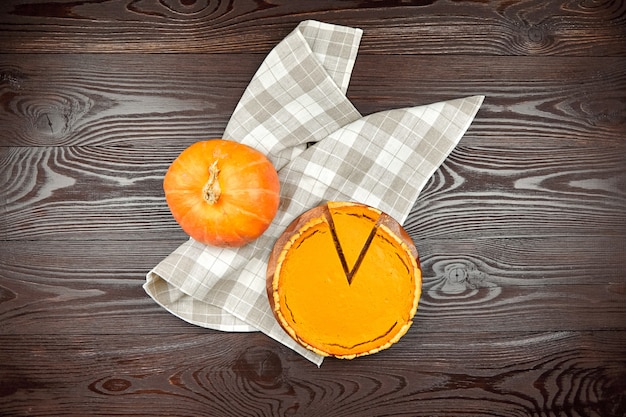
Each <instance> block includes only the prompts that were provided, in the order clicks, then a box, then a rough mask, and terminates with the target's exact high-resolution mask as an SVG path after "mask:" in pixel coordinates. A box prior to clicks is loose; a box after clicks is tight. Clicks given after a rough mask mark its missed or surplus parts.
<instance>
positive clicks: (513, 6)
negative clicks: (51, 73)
mask: <svg viewBox="0 0 626 417" xmlns="http://www.w3.org/2000/svg"><path fill="white" fill-rule="evenodd" d="M0 16H2V18H1V20H0V51H4V52H87V51H91V52H129V51H130V52H133V51H140V52H145V51H147V52H202V53H215V52H218V53H233V52H263V53H265V52H267V51H268V50H269V49H270V48H271V47H273V46H274V45H275V44H276V43H277V42H278V41H279V40H280V39H282V38H283V37H284V36H285V35H286V34H287V33H289V32H290V31H291V30H292V29H293V27H294V26H295V25H297V23H298V22H300V21H302V20H306V19H317V20H323V21H326V22H329V23H338V24H345V25H350V26H355V27H361V28H363V29H364V30H365V37H364V39H363V52H365V53H372V54H389V53H393V54H428V55H430V54H461V55H467V54H473V55H571V56H615V55H621V56H623V55H624V54H625V53H626V42H624V41H625V39H626V31H625V27H626V24H625V21H626V5H624V3H623V2H622V1H619V0H608V1H592V0H585V1H574V0H568V1H564V2H543V1H538V0H525V1H516V2H511V1H507V0H499V1H494V2H482V1H471V2H450V1H444V0H412V1H395V0H388V1H369V2H368V1H354V0H352V1H341V2H336V1H330V0H322V1H306V2H298V4H297V5H294V4H293V2H291V1H288V0H282V1H253V0H246V1H238V2H237V3H235V4H233V3H231V2H222V1H209V0H195V1H191V0H164V1H159V2H157V1H132V0H122V1H111V0H97V1H86V0H78V1H69V2H60V1H52V0H50V1H45V2H35V1H33V0H8V1H4V2H3V3H2V5H1V6H0ZM259 29H260V30H259Z"/></svg>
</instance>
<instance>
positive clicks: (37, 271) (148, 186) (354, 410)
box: [0, 0, 626, 417]
mask: <svg viewBox="0 0 626 417" xmlns="http://www.w3.org/2000/svg"><path fill="white" fill-rule="evenodd" d="M305 19H317V20H322V21H325V22H329V23H337V24H343V25H349V26H354V27H360V28H363V29H364V35H363V39H362V43H361V49H360V53H359V56H358V59H357V62H356V66H355V69H354V74H353V78H352V82H351V85H350V88H349V90H348V96H349V98H350V99H351V100H352V101H353V102H354V104H355V106H356V107H357V109H359V110H360V111H361V112H362V113H363V114H369V113H372V112H375V111H379V110H386V109H390V108H395V107H404V106H413V105H419V104H427V103H431V102H435V101H441V100H447V99H453V98H458V97H463V96H469V95H475V94H484V95H486V97H487V98H486V100H485V103H484V105H483V107H482V108H481V110H480V112H479V113H478V115H477V118H476V120H475V121H474V123H473V124H472V125H471V127H470V129H469V131H468V132H467V134H466V135H465V137H464V138H463V139H462V141H461V143H460V144H459V146H458V148H457V149H456V150H455V151H454V152H453V153H452V155H451V156H450V157H449V159H448V160H447V161H446V162H445V164H444V165H443V166H442V167H441V169H439V171H438V172H437V173H436V174H435V175H434V176H433V178H431V180H430V182H429V183H428V185H427V187H426V188H425V190H424V191H423V193H422V195H421V196H420V199H419V201H418V202H417V204H416V206H415V208H414V210H413V211H412V215H411V216H410V219H409V221H408V222H407V223H406V228H407V229H408V230H409V232H410V234H411V236H412V237H413V239H414V240H415V243H416V245H417V247H418V249H419V251H420V253H421V260H422V265H423V268H424V276H425V280H424V294H423V298H422V300H421V303H420V308H419V311H418V313H417V315H416V323H415V325H414V326H413V327H412V328H411V330H410V331H409V333H408V334H407V335H406V336H405V337H404V338H403V339H402V340H401V341H400V342H399V343H398V344H396V345H394V346H393V347H392V348H391V349H389V350H386V351H384V352H381V353H379V354H376V355H373V356H369V357H364V358H361V359H357V360H354V361H342V360H332V359H329V360H326V361H325V362H324V364H323V365H322V367H321V368H319V369H318V368H317V367H316V366H314V365H312V364H311V363H309V362H307V361H306V360H304V359H302V358H301V357H300V356H299V355H297V354H295V353H293V352H292V351H290V350H288V349H286V348H284V347H283V346H282V345H280V344H278V343H276V342H274V341H273V340H271V339H269V338H268V337H266V336H265V335H263V334H260V333H248V334H245V333H244V334H237V333H222V332H217V331H212V330H207V329H202V328H199V327H195V326H192V325H190V324H187V323H186V322H183V321H182V320H180V319H177V318H176V317H174V316H173V315H170V314H169V313H167V312H166V311H165V310H163V309H161V308H160V307H158V306H157V305H156V304H155V303H154V302H153V301H152V300H151V299H150V298H149V297H148V296H147V295H146V294H145V293H144V291H143V290H142V288H141V285H142V284H143V282H144V276H145V273H146V272H147V271H148V270H149V269H150V268H152V267H153V266H154V265H155V264H156V263H158V262H159V261H160V260H161V259H163V258H164V257H165V256H166V255H167V254H168V253H169V252H170V251H172V250H173V249H174V248H176V247H177V246H178V245H179V244H180V243H182V242H183V241H184V240H185V239H186V237H185V235H184V234H183V233H182V232H181V230H180V229H179V228H178V226H177V224H176V223H175V222H174V220H173V219H172V217H171V216H170V214H169V211H168V209H167V206H166V204H165V201H164V196H163V191H162V188H161V184H162V179H163V175H164V173H165V170H166V169H167V167H168V165H169V163H170V162H171V161H172V160H173V159H174V158H175V157H176V156H177V155H178V153H179V152H180V151H181V150H182V149H183V148H185V147H186V146H188V145H190V144H191V143H193V142H195V141H199V140H202V139H207V138H212V137H219V136H220V135H221V133H222V132H223V130H224V128H225V126H226V122H227V121H228V118H229V116H230V114H231V113H232V111H233V109H234V106H235V105H236V103H237V101H238V100H239V97H240V95H241V93H242V92H243V90H244V88H245V87H246V86H247V83H248V82H249V80H250V78H251V77H252V74H253V73H254V72H255V70H256V68H257V67H258V65H259V64H260V63H261V61H262V60H263V58H264V56H265V55H266V54H267V52H268V51H269V50H270V49H271V48H272V47H273V46H274V45H275V44H276V43H278V42H279V41H280V40H281V39H282V38H283V37H284V36H285V35H287V34H288V33H289V32H290V31H291V30H292V29H293V28H294V27H295V26H296V25H297V23H299V22H300V21H302V20H305ZM0 30H1V32H0V193H1V194H0V198H1V199H0V415H2V416H113V415H116V416H270V415H272V416H281V415H298V416H300V415H302V416H323V417H334V416H439V417H443V416H503V417H504V416H506V417H511V416H537V417H547V416H599V417H623V416H625V415H626V210H625V208H626V137H625V136H626V2H623V1H620V0H615V1H601V0H597V1H593V0H576V1H575V0H563V1H540V0H533V1H509V0H500V1H494V2H483V1H468V2H461V1H452V0H439V1H436V0H430V1H429V0H422V1H373V2H359V1H349V0H346V1H335V2H333V1H313V0H311V1H287V0H285V1H273V2H272V1H267V2H265V1H239V0H235V1H230V2H226V1H208V0H91V1H88V0H72V1H69V0H47V1H45V0H4V1H2V2H0Z"/></svg>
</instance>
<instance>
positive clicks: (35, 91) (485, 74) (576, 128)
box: [0, 42, 626, 147]
mask: <svg viewBox="0 0 626 417" xmlns="http://www.w3.org/2000/svg"><path fill="white" fill-rule="evenodd" d="M625 44H626V42H625ZM263 58H264V55H261V54H247V55H234V54H233V55H202V54H189V55H187V54H185V55H162V54H154V55H151V54H148V55H145V54H140V55H138V54H96V55H93V54H92V55H89V54H44V55H34V54H27V55H20V54H8V55H4V56H3V60H2V62H0V105H1V107H2V108H3V109H4V111H2V112H0V146H67V145H81V146H82V145H99V146H101V145H102V146H103V145H106V146H111V145H119V146H155V145H156V144H158V146H159V147H164V146H177V147H180V146H181V145H183V144H186V145H188V144H191V143H192V142H196V141H198V140H202V139H207V138H211V137H220V136H221V135H222V133H223V131H224V129H225V127H226V123H227V122H228V119H229V118H230V115H231V114H232V111H233V110H234V108H235V105H236V104H237V101H238V100H239V98H240V97H241V94H242V93H243V91H244V90H245V88H246V87H247V84H248V83H249V81H250V79H251V78H252V76H253V74H254V72H255V71H256V69H257V68H258V65H259V64H260V63H261V62H262V60H263ZM433 68H436V69H437V70H436V71H432V69H433ZM624 68H626V57H608V58H607V57H598V58H594V59H593V60H589V59H586V58H576V57H551V58H549V59H545V58H542V57H475V56H474V57H472V56H470V57H458V56H445V55H443V56H432V57H428V59H427V60H425V59H424V58H423V57H420V56H393V55H390V56H385V57H384V58H380V57H375V56H368V55H359V57H358V58H357V62H356V64H355V68H354V75H353V78H352V82H351V86H350V88H349V90H348V97H349V98H350V99H351V100H352V101H353V103H354V104H355V106H356V107H357V108H358V109H359V110H360V111H361V113H363V114H370V113H373V112H376V111H382V110H388V109H391V108H398V107H408V106H415V105H421V104H428V103H432V102H437V101H443V100H449V99H453V98H459V97H464V96H471V95H476V94H483V95H486V99H485V102H484V104H483V106H482V108H481V110H480V111H479V113H478V115H477V117H476V119H475V120H474V122H473V123H472V125H471V126H470V128H469V130H468V132H467V133H466V135H465V137H464V143H466V144H469V145H476V146H534V145H537V143H540V144H541V145H546V144H548V145H550V146H570V145H573V146H577V145H580V144H583V145H589V146H605V145H607V144H615V143H622V142H623V137H624V126H625V125H626V98H625V97H626V96H625V92H626V72H625V71H624Z"/></svg>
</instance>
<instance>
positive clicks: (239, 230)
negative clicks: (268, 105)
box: [163, 139, 280, 247]
mask: <svg viewBox="0 0 626 417" xmlns="http://www.w3.org/2000/svg"><path fill="white" fill-rule="evenodd" d="M163 189H164V191H165V199H166V201H167V204H168V206H169V208H170V211H171V212H172V215H173V216H174V219H176V221H177V222H178V224H179V225H180V226H181V228H182V229H183V230H184V231H185V232H186V233H187V234H188V235H189V236H191V237H192V238H194V239H195V240H197V241H199V242H202V243H205V244H208V245H213V246H221V247H224V246H242V245H245V244H246V243H249V242H251V241H252V240H254V239H256V238H257V237H259V236H260V235H261V234H263V232H265V230H266V229H267V228H268V227H269V225H270V224H271V222H272V220H273V219H274V216H275V215H276V212H277V210H278V203H279V200H280V196H279V192H280V185H279V181H278V174H277V173H276V169H275V168H274V166H273V165H272V163H271V162H270V160H269V159H267V157H266V156H265V155H263V153H261V152H259V151H257V150H256V149H253V148H251V147H249V146H247V145H243V144H241V143H238V142H234V141H231V140H224V139H212V140H207V141H202V142H197V143H195V144H193V145H191V146H190V147H188V148H187V149H185V150H184V151H183V152H182V153H181V154H180V155H179V156H178V158H176V160H174V162H173V163H172V165H170V167H169V169H168V170H167V173H166V174H165V178H164V180H163Z"/></svg>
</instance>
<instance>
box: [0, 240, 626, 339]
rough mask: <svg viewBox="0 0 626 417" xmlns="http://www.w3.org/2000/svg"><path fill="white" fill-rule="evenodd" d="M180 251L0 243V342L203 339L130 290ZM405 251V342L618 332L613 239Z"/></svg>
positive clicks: (618, 250)
mask: <svg viewBox="0 0 626 417" xmlns="http://www.w3.org/2000/svg"><path fill="white" fill-rule="evenodd" d="M590 242H591V245H590ZM180 243H181V242H179V241H156V242H150V241H137V242H130V241H121V242H117V241H93V242H91V241H78V242H73V241H67V242H48V241H36V242H22V241H17V242H11V241H9V242H5V244H4V250H3V253H2V255H1V256H0V271H1V272H0V320H1V321H2V322H3V331H4V332H7V333H8V334H29V335H36V334H49V335H51V334H99V333H104V334H135V335H136V334H154V333H164V334H177V333H180V332H192V333H196V332H202V331H201V330H199V329H198V328H196V327H194V326H189V325H186V324H184V323H182V322H180V320H179V319H176V318H173V317H171V316H169V315H168V314H167V313H165V312H164V311H163V310H161V309H160V307H158V306H157V305H155V304H154V302H152V301H151V300H150V299H149V298H148V296H147V295H146V294H145V293H144V292H143V290H142V288H141V285H142V284H143V282H144V276H145V273H146V272H147V271H148V270H149V269H151V268H152V267H153V266H154V265H156V263H158V262H159V261H160V260H161V259H162V258H163V257H165V256H166V255H167V254H168V253H169V252H171V251H172V250H173V249H175V248H176V246H178V244H180ZM416 243H417V247H418V250H419V251H420V253H421V255H420V261H421V264H422V269H423V272H424V285H423V295H422V298H421V300H420V305H419V309H418V312H417V314H416V324H415V325H414V329H412V330H411V331H413V330H415V331H417V332H419V333H422V332H427V333H430V332H442V331H446V332H459V333H461V334H470V333H474V332H489V331H502V332H507V331H538V332H546V331H560V330H563V331H565V330H567V331H592V330H611V329H619V330H626V303H623V300H624V296H625V295H626V281H624V277H623V270H624V268H625V267H626V256H624V255H626V252H625V250H626V249H625V247H626V246H625V245H624V238H623V237H617V238H602V239H599V238H596V239H594V238H590V239H589V240H588V241H586V242H584V243H583V242H580V241H579V240H577V239H574V238H563V239H556V238H552V239H546V238H544V239H500V240H495V239H487V240H485V241H481V240H473V239H468V240H464V241H463V240H462V241H456V240H452V241H450V240H417V242H416ZM593 248H596V249H595V250H593ZM70 254H71V255H70ZM155 319H156V320H155ZM124 320H128V322H126V323H125V324H124V326H120V321H124ZM94 323H98V324H97V325H96V326H94Z"/></svg>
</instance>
